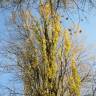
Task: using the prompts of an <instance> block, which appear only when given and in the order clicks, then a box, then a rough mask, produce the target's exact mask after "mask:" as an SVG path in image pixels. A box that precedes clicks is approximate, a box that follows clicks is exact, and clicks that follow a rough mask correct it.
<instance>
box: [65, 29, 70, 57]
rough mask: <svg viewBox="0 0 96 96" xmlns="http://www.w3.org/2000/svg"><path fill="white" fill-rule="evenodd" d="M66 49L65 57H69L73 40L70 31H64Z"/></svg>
mask: <svg viewBox="0 0 96 96" xmlns="http://www.w3.org/2000/svg"><path fill="white" fill-rule="evenodd" d="M64 48H65V56H67V55H68V54H69V52H70V49H71V38H70V34H69V32H68V30H65V31H64Z"/></svg>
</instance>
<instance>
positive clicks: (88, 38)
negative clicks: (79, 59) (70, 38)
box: [0, 12, 96, 86]
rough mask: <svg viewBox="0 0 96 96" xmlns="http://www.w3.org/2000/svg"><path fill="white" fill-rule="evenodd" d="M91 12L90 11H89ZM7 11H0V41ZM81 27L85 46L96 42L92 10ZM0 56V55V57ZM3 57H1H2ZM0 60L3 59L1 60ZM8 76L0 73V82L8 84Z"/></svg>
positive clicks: (4, 36)
mask: <svg viewBox="0 0 96 96" xmlns="http://www.w3.org/2000/svg"><path fill="white" fill-rule="evenodd" d="M91 14H92V13H91ZM7 15H8V13H7V14H6V12H0V41H1V42H2V40H3V39H4V38H5V39H6V38H7V35H6V31H7V30H6V26H5V25H6V20H7V19H8V16H7ZM81 28H82V29H83V32H84V33H83V34H84V36H85V39H84V40H85V41H84V42H86V44H87V46H89V48H90V45H92V44H95V43H96V14H95V13H94V12H93V15H90V14H89V15H87V20H84V21H82V22H81ZM0 47H2V45H1V44H0ZM0 58H2V56H1V57H0ZM2 59H3V58H2ZM2 59H1V60H0V61H3V60H4V59H3V60H2ZM9 76H10V75H1V76H0V84H4V85H8V84H10V83H9V82H8V80H9ZM8 86H9V85H8Z"/></svg>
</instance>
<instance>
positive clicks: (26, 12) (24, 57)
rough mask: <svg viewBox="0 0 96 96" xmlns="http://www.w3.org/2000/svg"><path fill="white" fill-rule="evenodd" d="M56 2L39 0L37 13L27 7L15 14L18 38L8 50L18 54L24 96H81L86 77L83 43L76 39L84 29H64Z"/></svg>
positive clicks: (17, 63) (14, 23)
mask: <svg viewBox="0 0 96 96" xmlns="http://www.w3.org/2000/svg"><path fill="white" fill-rule="evenodd" d="M70 1H71V0H70ZM59 2H60V3H61V1H58V3H59ZM58 3H57V5H58ZM63 3H64V4H66V2H65V0H64V2H63ZM19 4H20V3H19ZM53 5H54V6H55V1H54V2H51V0H48V1H47V2H45V1H44V2H43V1H41V2H39V6H38V7H39V8H38V11H37V12H38V15H35V16H34V14H35V13H32V12H31V10H30V9H26V8H25V9H22V8H21V9H20V10H19V11H13V13H12V18H11V21H12V22H11V23H12V27H15V30H14V31H15V38H16V40H15V42H14V41H13V40H12V41H11V45H10V47H8V49H7V52H9V53H10V54H13V55H14V56H15V57H16V60H17V62H16V66H17V70H18V75H19V77H20V78H21V80H22V81H23V84H24V96H80V87H81V83H82V82H83V81H84V80H85V79H86V78H87V77H86V76H84V77H82V76H80V72H81V71H79V66H80V64H81V63H80V62H79V59H80V56H81V54H80V52H82V51H83V46H81V45H79V46H78V45H77V43H76V41H75V37H76V36H78V34H80V33H81V32H80V31H81V30H79V33H78V32H75V33H74V32H70V30H68V29H67V28H64V26H63V24H62V23H61V19H62V17H61V15H59V12H58V11H57V10H56V7H54V6H53ZM57 7H58V6H57ZM32 11H33V10H32ZM76 40H77V39H76ZM13 55H12V56H13ZM85 77H86V78H85Z"/></svg>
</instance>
